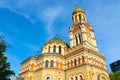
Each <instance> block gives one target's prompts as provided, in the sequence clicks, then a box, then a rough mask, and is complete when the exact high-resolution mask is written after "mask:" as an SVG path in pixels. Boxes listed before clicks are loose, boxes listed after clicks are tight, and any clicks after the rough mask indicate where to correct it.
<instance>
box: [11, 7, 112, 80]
mask: <svg viewBox="0 0 120 80" xmlns="http://www.w3.org/2000/svg"><path fill="white" fill-rule="evenodd" d="M72 20H73V24H72V25H70V26H69V36H70V45H68V44H67V43H66V42H65V41H64V40H62V39H61V38H59V36H58V35H56V36H55V37H54V38H53V39H50V40H48V41H47V42H46V43H45V44H44V45H43V47H42V53H41V55H39V54H36V56H30V57H29V58H27V59H25V60H24V61H23V62H21V69H20V74H19V77H14V78H13V80H18V79H19V80H110V79H109V75H108V71H107V68H106V64H105V60H106V58H105V56H104V55H103V53H101V52H99V50H98V47H97V44H96V38H95V36H94V30H93V28H92V26H91V24H89V23H88V22H87V20H86V13H85V11H84V10H83V9H81V8H79V7H78V6H76V9H75V10H73V12H72Z"/></svg>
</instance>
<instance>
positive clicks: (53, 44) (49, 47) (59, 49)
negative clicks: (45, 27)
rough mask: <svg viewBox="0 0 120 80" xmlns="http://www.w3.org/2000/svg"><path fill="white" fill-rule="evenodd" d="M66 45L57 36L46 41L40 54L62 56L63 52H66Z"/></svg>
mask: <svg viewBox="0 0 120 80" xmlns="http://www.w3.org/2000/svg"><path fill="white" fill-rule="evenodd" d="M67 48H68V45H67V43H66V42H65V41H64V40H62V39H60V38H59V37H58V35H56V36H55V38H53V39H50V40H48V41H47V42H46V43H45V45H44V46H43V49H42V54H45V53H58V54H61V55H64V51H65V50H67Z"/></svg>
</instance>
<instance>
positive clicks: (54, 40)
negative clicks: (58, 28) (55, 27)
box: [46, 34, 67, 44]
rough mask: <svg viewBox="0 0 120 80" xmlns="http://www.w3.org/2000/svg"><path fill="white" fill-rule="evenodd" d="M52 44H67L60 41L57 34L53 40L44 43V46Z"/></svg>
mask: <svg viewBox="0 0 120 80" xmlns="http://www.w3.org/2000/svg"><path fill="white" fill-rule="evenodd" d="M52 43H61V44H67V43H66V42H65V41H64V40H62V39H60V38H59V37H58V35H57V34H56V36H55V38H53V39H50V40H48V41H47V42H46V44H52Z"/></svg>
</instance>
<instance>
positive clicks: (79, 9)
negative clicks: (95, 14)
mask: <svg viewBox="0 0 120 80" xmlns="http://www.w3.org/2000/svg"><path fill="white" fill-rule="evenodd" d="M77 12H80V13H85V12H84V10H83V9H81V8H79V7H78V5H76V9H75V10H74V11H73V13H72V14H75V13H77Z"/></svg>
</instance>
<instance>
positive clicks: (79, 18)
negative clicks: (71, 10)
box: [79, 14, 81, 22]
mask: <svg viewBox="0 0 120 80" xmlns="http://www.w3.org/2000/svg"><path fill="white" fill-rule="evenodd" d="M79 20H80V22H81V14H79Z"/></svg>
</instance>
